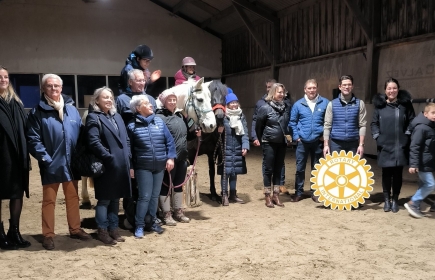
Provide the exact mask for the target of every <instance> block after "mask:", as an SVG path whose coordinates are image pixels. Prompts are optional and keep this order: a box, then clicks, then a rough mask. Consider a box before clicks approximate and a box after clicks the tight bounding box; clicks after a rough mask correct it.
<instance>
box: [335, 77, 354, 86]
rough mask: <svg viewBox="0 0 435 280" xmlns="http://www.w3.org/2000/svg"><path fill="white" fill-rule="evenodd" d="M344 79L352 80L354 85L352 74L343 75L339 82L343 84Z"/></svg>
mask: <svg viewBox="0 0 435 280" xmlns="http://www.w3.org/2000/svg"><path fill="white" fill-rule="evenodd" d="M343 80H350V81H351V82H352V85H353V77H352V76H351V75H343V76H341V77H340V79H338V84H339V85H341V82H342V81H343Z"/></svg>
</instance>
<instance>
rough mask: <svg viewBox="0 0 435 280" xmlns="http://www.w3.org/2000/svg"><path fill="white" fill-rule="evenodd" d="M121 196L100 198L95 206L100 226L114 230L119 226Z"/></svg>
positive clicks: (96, 217)
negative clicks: (109, 198) (107, 198)
mask: <svg viewBox="0 0 435 280" xmlns="http://www.w3.org/2000/svg"><path fill="white" fill-rule="evenodd" d="M118 212H119V198H118V199H112V200H102V199H100V200H98V202H97V206H95V221H96V222H97V226H98V228H101V229H106V230H107V229H108V230H114V229H116V228H118V223H119V219H118Z"/></svg>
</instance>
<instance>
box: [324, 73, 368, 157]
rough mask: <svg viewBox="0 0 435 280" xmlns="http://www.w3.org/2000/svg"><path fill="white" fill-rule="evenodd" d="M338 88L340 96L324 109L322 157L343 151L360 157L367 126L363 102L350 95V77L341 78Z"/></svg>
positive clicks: (351, 88) (351, 85)
mask: <svg viewBox="0 0 435 280" xmlns="http://www.w3.org/2000/svg"><path fill="white" fill-rule="evenodd" d="M338 88H339V89H340V94H339V95H338V97H337V98H335V99H333V100H332V101H331V102H329V104H328V107H327V108H326V113H325V123H324V131H323V138H324V148H323V155H324V156H326V154H329V153H332V152H334V151H337V152H338V153H339V152H340V151H341V150H344V151H346V153H347V152H349V151H351V152H353V153H354V154H359V155H360V156H361V157H362V156H363V154H364V137H365V135H366V124H367V121H366V115H367V112H366V107H365V104H364V101H362V100H360V99H358V98H356V97H355V95H354V94H353V93H352V90H353V77H352V76H351V75H344V76H341V77H340V79H339V86H338Z"/></svg>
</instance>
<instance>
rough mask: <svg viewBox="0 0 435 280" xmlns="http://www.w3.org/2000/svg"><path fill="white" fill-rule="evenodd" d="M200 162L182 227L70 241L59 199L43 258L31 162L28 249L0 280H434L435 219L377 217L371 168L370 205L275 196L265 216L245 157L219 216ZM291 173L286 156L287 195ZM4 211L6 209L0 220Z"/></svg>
mask: <svg viewBox="0 0 435 280" xmlns="http://www.w3.org/2000/svg"><path fill="white" fill-rule="evenodd" d="M206 162H207V161H206V157H204V156H203V157H201V158H200V160H199V163H198V166H199V180H198V182H199V186H200V191H201V193H202V195H201V197H202V200H203V205H202V206H201V207H198V208H190V209H188V210H187V215H188V216H189V217H191V218H192V221H191V223H190V224H178V225H177V226H175V227H166V232H165V233H163V234H162V235H156V234H147V235H146V236H145V237H144V238H143V239H142V240H137V239H135V238H134V237H133V234H132V233H131V232H129V231H126V230H121V233H122V235H124V236H126V238H127V241H126V242H125V243H120V244H118V245H116V246H114V247H108V246H105V245H103V244H102V243H101V242H100V241H98V240H91V241H88V242H83V241H77V240H73V239H70V238H69V237H68V230H67V224H66V217H65V204H64V199H63V193H62V191H61V190H60V191H59V195H58V200H57V209H56V210H57V217H56V233H57V236H56V238H55V245H56V249H55V250H54V251H46V250H44V248H43V247H42V246H41V243H40V242H41V240H42V236H41V234H40V233H41V214H40V213H41V212H40V211H41V210H40V208H41V200H42V195H41V186H40V179H39V170H38V167H37V165H36V163H35V161H33V166H34V169H33V171H32V174H31V182H32V183H31V187H30V190H31V198H30V199H25V202H24V210H23V214H22V223H21V232H22V234H23V236H24V237H25V238H26V239H28V240H29V241H30V242H32V246H31V247H29V248H28V249H24V250H18V251H0V273H1V274H0V279H19V278H25V279H434V277H435V255H434V253H435V250H434V249H435V240H434V229H435V227H434V220H433V218H434V216H435V215H433V214H431V213H430V212H427V213H428V218H424V219H420V220H417V219H414V218H411V217H410V216H409V215H408V213H407V211H406V210H405V209H404V208H403V206H401V208H400V211H399V213H397V214H393V213H391V212H390V213H384V212H383V210H382V206H383V204H381V201H382V194H381V186H380V175H381V173H380V169H378V168H374V172H375V180H376V183H375V186H374V187H375V190H374V192H373V193H372V197H371V200H369V201H367V203H366V204H365V205H364V206H363V207H362V208H360V209H358V210H353V211H343V212H340V211H336V210H335V211H334V210H330V209H325V208H323V207H321V206H319V205H318V204H315V203H313V201H312V200H311V199H309V198H308V199H304V200H302V201H301V202H299V203H291V202H290V197H289V196H288V195H281V199H282V200H283V201H284V202H285V208H274V209H269V208H266V207H265V206H264V200H263V194H262V191H261V186H262V178H261V154H260V151H259V150H256V151H254V152H251V153H250V154H249V155H248V172H249V173H248V175H245V176H240V177H239V183H238V193H239V194H240V197H241V198H243V199H244V200H245V201H246V202H247V203H246V204H244V205H235V204H231V205H230V206H229V207H222V206H220V205H219V204H218V203H216V202H212V201H210V200H209V199H208V197H207V196H206V194H208V178H207V174H208V171H207V167H206ZM369 163H370V164H372V165H373V166H376V162H375V161H373V160H369ZM294 165H295V157H294V152H293V151H292V150H289V153H288V155H287V158H286V168H287V186H288V187H289V188H290V186H292V185H293V182H294V173H295V171H294ZM404 174H406V175H405V176H404V177H405V182H404V189H403V191H402V195H401V197H402V198H401V200H400V203H401V205H403V203H405V202H406V201H407V198H408V197H409V196H410V195H412V194H413V193H414V192H415V190H416V176H415V175H409V174H408V173H407V172H406V173H404ZM218 179H219V177H217V178H216V183H217V184H218V182H219V180H218ZM306 186H308V184H307V183H306ZM306 190H307V188H306ZM218 191H219V190H218ZM290 191H291V190H290ZM291 192H292V191H291ZM306 193H307V194H308V192H306ZM91 197H93V190H91ZM92 202H93V204H95V199H92ZM424 206H425V208H424V210H425V211H428V205H427V204H425V205H424ZM7 207H8V203H7V202H6V201H4V202H3V206H2V211H3V220H7V215H6V213H7ZM120 215H121V216H122V212H121V213H120ZM81 217H82V219H83V223H82V224H83V227H84V228H85V229H86V230H87V231H88V232H90V233H94V232H95V231H96V229H95V222H94V220H93V217H94V211H93V210H81ZM6 225H7V222H6Z"/></svg>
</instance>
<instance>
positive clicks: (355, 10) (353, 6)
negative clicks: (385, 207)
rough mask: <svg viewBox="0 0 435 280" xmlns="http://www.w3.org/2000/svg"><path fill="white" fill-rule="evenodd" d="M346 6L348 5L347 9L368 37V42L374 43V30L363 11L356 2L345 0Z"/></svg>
mask: <svg viewBox="0 0 435 280" xmlns="http://www.w3.org/2000/svg"><path fill="white" fill-rule="evenodd" d="M343 2H344V4H346V6H347V8H348V9H349V10H350V12H351V13H352V14H353V16H354V17H355V19H356V21H357V22H358V24H359V26H360V27H361V30H362V32H363V33H364V35H365V36H366V39H367V40H368V41H373V35H372V29H371V26H370V24H369V23H368V22H367V21H366V19H365V18H364V15H363V14H362V13H361V10H360V9H359V7H358V4H357V3H356V1H355V0H343Z"/></svg>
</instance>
